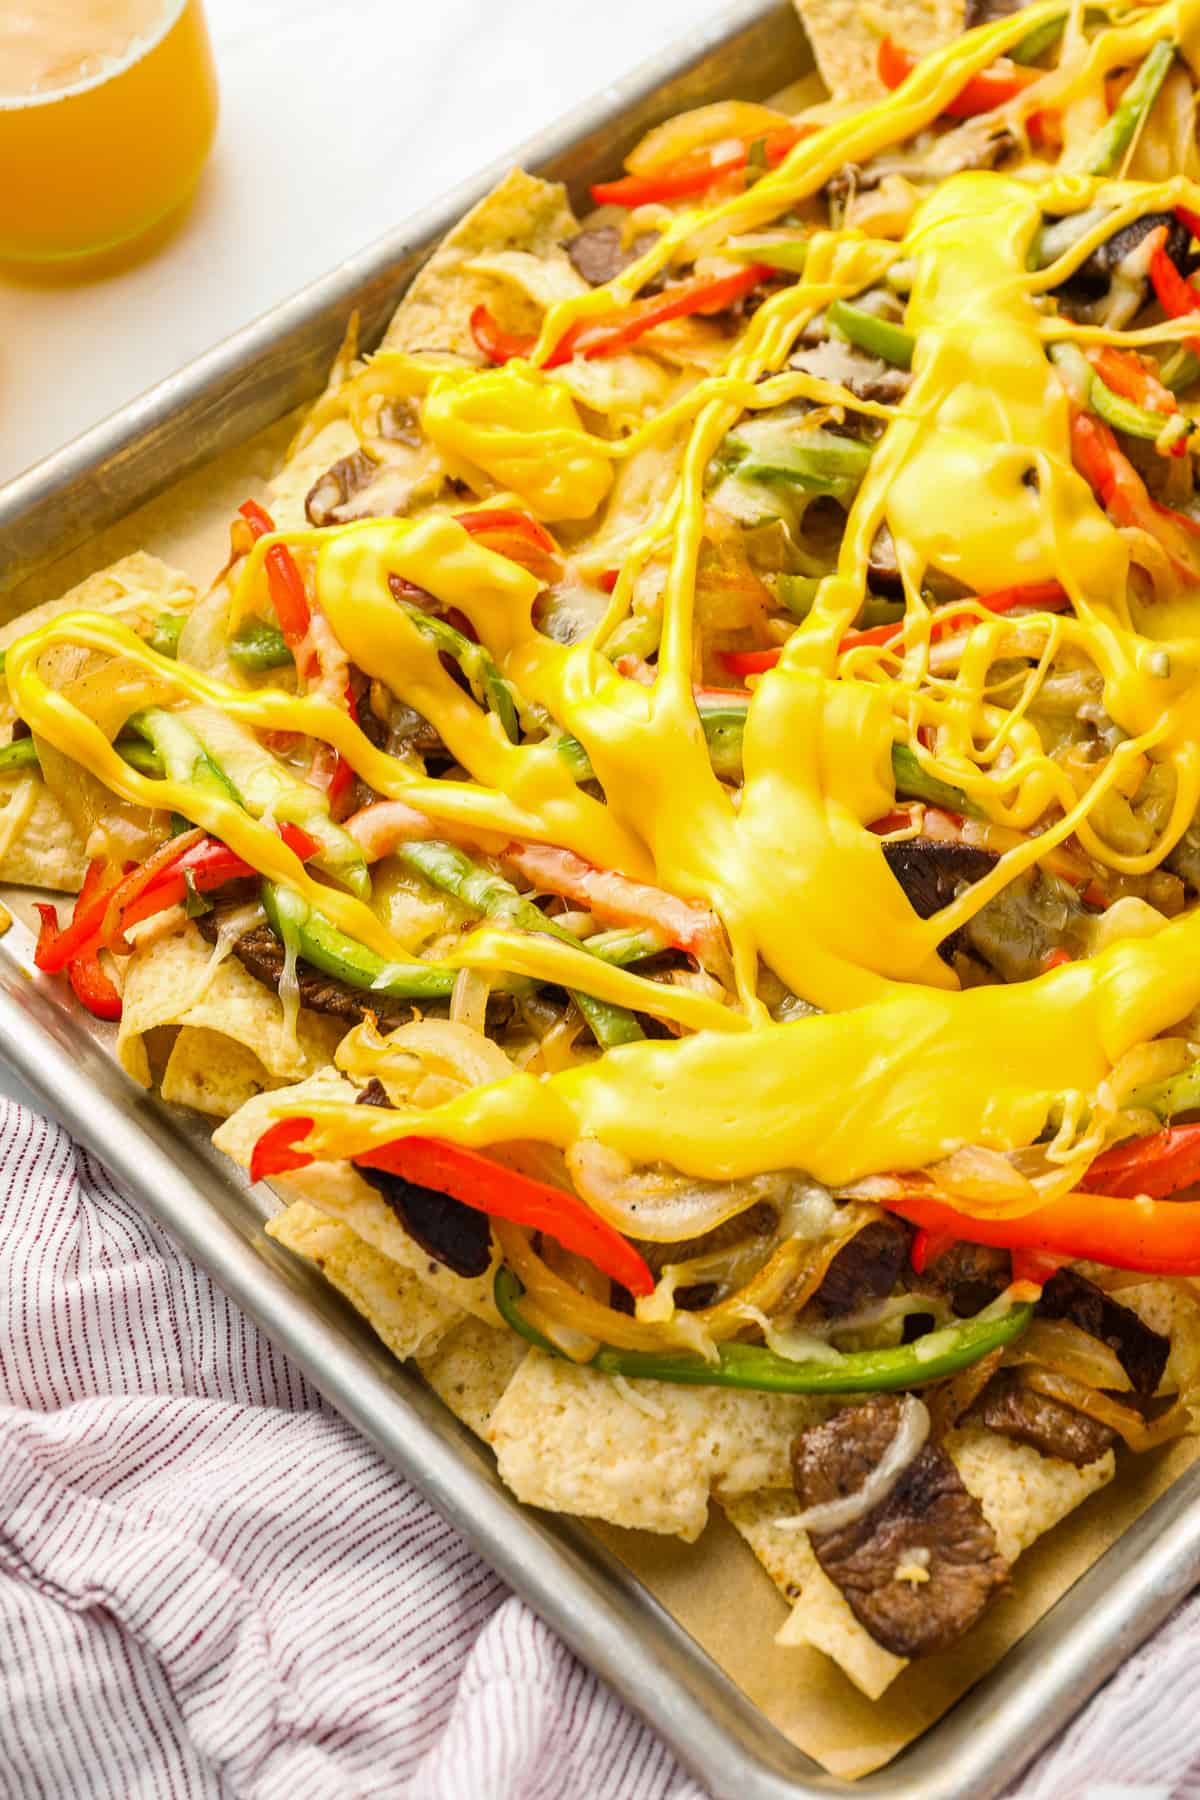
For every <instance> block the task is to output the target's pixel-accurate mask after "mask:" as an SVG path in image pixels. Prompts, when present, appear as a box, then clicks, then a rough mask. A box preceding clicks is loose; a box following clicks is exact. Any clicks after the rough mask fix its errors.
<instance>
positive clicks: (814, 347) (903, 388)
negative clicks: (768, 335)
mask: <svg viewBox="0 0 1200 1800" xmlns="http://www.w3.org/2000/svg"><path fill="white" fill-rule="evenodd" d="M789 367H790V368H793V369H799V370H800V371H801V372H802V373H803V374H805V375H815V376H816V377H817V379H818V380H820V381H834V382H837V384H838V386H839V387H844V388H848V389H849V391H850V392H851V393H852V394H854V395H856V396H857V398H858V399H859V400H876V401H879V402H880V403H881V404H882V405H884V406H893V405H895V404H896V402H897V401H899V400H902V399H903V397H904V395H905V394H906V393H907V392H908V389H909V386H910V384H911V382H912V376H911V375H910V374H909V373H908V371H907V370H906V369H894V368H893V367H892V365H891V364H890V363H885V362H884V361H883V360H882V359H881V358H880V357H878V356H868V354H867V352H866V351H865V350H860V349H858V347H857V346H856V345H854V344H847V343H846V342H845V341H844V340H843V339H841V338H834V337H827V338H822V339H821V341H820V343H817V344H806V345H805V346H804V348H803V349H801V350H797V351H796V352H795V354H794V355H793V356H792V358H791V361H790V363H789Z"/></svg>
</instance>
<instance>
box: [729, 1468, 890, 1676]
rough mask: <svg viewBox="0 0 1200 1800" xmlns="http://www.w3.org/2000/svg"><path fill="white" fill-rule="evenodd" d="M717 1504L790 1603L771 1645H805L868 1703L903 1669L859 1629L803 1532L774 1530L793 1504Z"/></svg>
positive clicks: (779, 1498) (748, 1497)
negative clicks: (843, 1675) (825, 1658)
mask: <svg viewBox="0 0 1200 1800" xmlns="http://www.w3.org/2000/svg"><path fill="white" fill-rule="evenodd" d="M721 1505H722V1507H723V1508H724V1511H725V1516H726V1517H727V1518H728V1520H729V1522H730V1524H731V1525H733V1526H735V1527H736V1529H737V1530H738V1531H739V1532H740V1533H741V1535H742V1536H743V1537H744V1538H745V1540H746V1542H747V1544H749V1546H750V1548H751V1550H753V1552H754V1554H755V1556H756V1557H757V1558H758V1560H759V1562H760V1563H761V1564H762V1566H763V1568H764V1569H765V1570H766V1572H767V1574H768V1575H769V1576H770V1577H771V1580H772V1581H773V1582H774V1583H775V1586H776V1587H777V1588H778V1589H779V1591H780V1593H781V1594H782V1595H783V1597H784V1599H785V1600H790V1601H791V1602H792V1603H793V1604H792V1612H791V1614H790V1616H789V1617H788V1619H787V1620H786V1621H785V1622H784V1624H783V1625H782V1626H781V1628H780V1630H779V1632H778V1634H777V1635H776V1639H775V1641H776V1643H778V1644H784V1645H788V1646H794V1645H799V1644H810V1645H811V1646H812V1648H813V1649H814V1650H820V1651H822V1652H823V1654H824V1655H826V1656H828V1657H830V1658H831V1659H832V1661H833V1662H835V1663H837V1665H838V1667H839V1668H840V1669H842V1670H843V1671H844V1672H845V1673H846V1674H847V1675H848V1676H849V1677H850V1679H851V1681H852V1682H853V1683H854V1685H855V1687H857V1688H860V1689H861V1690H862V1692H863V1693H864V1694H865V1695H866V1696H867V1698H868V1699H869V1700H878V1698H879V1696H880V1694H882V1693H883V1692H884V1690H885V1689H886V1688H889V1687H890V1686H891V1684H892V1682H893V1681H895V1679H896V1677H897V1675H899V1673H900V1671H901V1670H902V1669H904V1668H906V1667H907V1664H906V1662H905V1659H904V1658H903V1657H902V1656H893V1655H892V1653H891V1651H890V1650H885V1649H884V1648H883V1645H882V1644H877V1643H876V1642H875V1639H874V1638H873V1637H871V1635H870V1633H869V1632H867V1631H864V1630H863V1627H862V1626H861V1625H860V1624H859V1622H858V1620H857V1619H856V1618H855V1616H854V1614H853V1613H852V1612H851V1610H850V1608H849V1605H848V1604H847V1602H846V1601H845V1600H844V1599H843V1598H842V1594H841V1591H840V1589H838V1588H837V1587H835V1586H834V1584H833V1582H832V1581H831V1580H830V1579H829V1577H828V1575H826V1573H825V1571H824V1569H823V1568H822V1567H821V1565H820V1563H819V1562H818V1561H817V1558H816V1555H815V1553H814V1551H813V1548H812V1545H811V1544H810V1543H809V1541H808V1533H807V1532H806V1531H790V1530H787V1529H786V1528H783V1529H781V1528H780V1527H779V1525H778V1523H777V1521H778V1520H780V1519H786V1518H791V1517H793V1516H794V1515H795V1514H796V1513H798V1512H799V1510H800V1503H799V1501H798V1500H796V1499H795V1497H794V1496H793V1495H791V1494H788V1493H773V1492H770V1491H767V1492H764V1493H759V1494H744V1495H742V1496H740V1497H739V1498H737V1499H730V1498H725V1499H722V1502H721Z"/></svg>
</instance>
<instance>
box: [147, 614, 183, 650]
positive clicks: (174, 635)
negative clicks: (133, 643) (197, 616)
mask: <svg viewBox="0 0 1200 1800" xmlns="http://www.w3.org/2000/svg"><path fill="white" fill-rule="evenodd" d="M183 623H184V621H183V614H182V613H159V615H158V617H157V619H155V621H154V624H153V625H152V626H151V627H150V635H149V637H148V638H147V639H146V642H147V643H148V644H149V646H150V648H151V650H155V651H157V653H158V654H159V656H176V655H178V653H179V634H180V633H181V631H182V630H183Z"/></svg>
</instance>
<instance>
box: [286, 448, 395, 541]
mask: <svg viewBox="0 0 1200 1800" xmlns="http://www.w3.org/2000/svg"><path fill="white" fill-rule="evenodd" d="M378 472H379V464H378V463H377V462H374V461H372V459H371V457H369V456H368V455H367V454H366V452H365V451H363V450H355V451H354V452H353V453H352V454H351V455H350V456H343V457H340V458H339V459H338V461H337V462H335V463H334V464H333V466H332V467H331V468H328V469H326V471H325V473H324V474H323V475H322V476H320V477H319V478H318V479H317V480H316V481H315V482H314V483H313V485H312V487H310V488H309V490H308V493H307V495H306V496H305V501H304V512H305V516H306V517H307V519H308V522H309V524H310V525H336V524H338V523H339V522H340V521H341V520H342V518H343V517H344V516H345V507H346V502H347V501H348V500H352V499H353V498H354V496H355V494H357V493H360V492H361V491H362V489H363V488H365V487H367V486H368V485H369V484H370V483H371V482H372V481H373V480H374V478H375V476H376V475H377V474H378Z"/></svg>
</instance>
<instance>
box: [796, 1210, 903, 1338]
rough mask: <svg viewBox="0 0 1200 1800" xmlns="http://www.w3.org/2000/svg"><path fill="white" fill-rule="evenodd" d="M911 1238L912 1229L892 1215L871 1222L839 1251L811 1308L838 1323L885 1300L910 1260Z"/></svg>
mask: <svg viewBox="0 0 1200 1800" xmlns="http://www.w3.org/2000/svg"><path fill="white" fill-rule="evenodd" d="M909 1236H910V1233H909V1227H908V1226H907V1225H906V1224H905V1223H904V1221H903V1220H902V1219H897V1218H895V1217H894V1216H893V1215H892V1214H891V1213H885V1214H884V1216H883V1218H881V1219H872V1220H871V1223H870V1224H869V1225H864V1226H863V1228H862V1230H861V1231H859V1232H856V1233H855V1235H854V1236H853V1237H852V1238H851V1239H850V1242H849V1243H848V1244H846V1245H845V1246H844V1247H843V1248H842V1249H841V1250H839V1251H838V1253H837V1255H836V1256H835V1257H834V1259H833V1261H832V1262H831V1263H830V1265H829V1267H828V1269H827V1270H826V1271H825V1278H824V1280H823V1281H822V1283H821V1285H820V1287H819V1288H818V1289H817V1291H816V1293H815V1294H814V1295H813V1297H812V1305H813V1306H815V1307H816V1308H817V1309H818V1310H819V1311H820V1312H822V1313H824V1315H825V1317H826V1318H827V1319H835V1318H840V1317H842V1316H843V1315H845V1314H847V1313H853V1312H857V1311H858V1309H859V1307H861V1306H867V1305H869V1304H870V1302H871V1301H872V1300H882V1299H883V1298H884V1296H885V1295H887V1294H890V1293H891V1291H892V1289H893V1288H894V1287H895V1285H896V1283H897V1281H898V1280H899V1278H900V1271H901V1270H902V1269H903V1267H904V1265H905V1263H906V1261H907V1260H908V1245H909Z"/></svg>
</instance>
